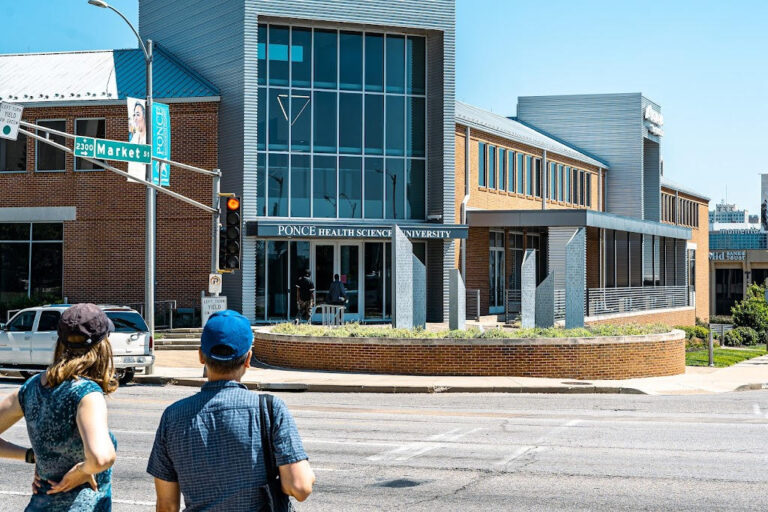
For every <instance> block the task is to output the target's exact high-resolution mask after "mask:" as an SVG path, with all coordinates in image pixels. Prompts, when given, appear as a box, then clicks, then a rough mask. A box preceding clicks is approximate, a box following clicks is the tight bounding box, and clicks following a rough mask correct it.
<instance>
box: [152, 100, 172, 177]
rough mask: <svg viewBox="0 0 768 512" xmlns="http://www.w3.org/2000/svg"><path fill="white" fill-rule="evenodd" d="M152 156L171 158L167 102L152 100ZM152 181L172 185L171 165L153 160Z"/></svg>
mask: <svg viewBox="0 0 768 512" xmlns="http://www.w3.org/2000/svg"><path fill="white" fill-rule="evenodd" d="M152 156H156V157H159V158H164V159H166V160H170V159H171V114H170V110H169V109H168V105H166V104H165V103H157V102H152ZM152 182H153V183H154V184H155V185H158V184H159V185H160V186H162V187H170V186H171V166H170V165H168V164H166V163H163V162H157V161H152Z"/></svg>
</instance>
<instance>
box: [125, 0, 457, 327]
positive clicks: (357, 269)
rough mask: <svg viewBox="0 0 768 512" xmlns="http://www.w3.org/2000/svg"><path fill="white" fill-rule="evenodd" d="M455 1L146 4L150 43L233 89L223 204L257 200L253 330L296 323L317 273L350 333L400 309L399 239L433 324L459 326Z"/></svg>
mask: <svg viewBox="0 0 768 512" xmlns="http://www.w3.org/2000/svg"><path fill="white" fill-rule="evenodd" d="M454 10H455V9H454V2H453V1H452V0H435V1H430V2H423V1H419V0H405V1H399V2H390V1H386V0H372V1H366V2H358V1H327V2H325V1H306V0H305V1H296V0H276V1H275V0H270V1H246V2H243V1H239V2H234V1H231V2H219V3H218V4H217V5H216V6H215V7H214V6H212V5H211V4H209V3H206V2H198V1H192V0H179V1H176V2H166V1H163V0H141V1H140V2H139V26H140V31H141V34H142V36H143V37H145V38H151V39H153V40H156V41H158V42H162V44H163V45H164V46H165V47H167V48H169V50H170V51H172V52H173V53H174V54H176V55H178V56H179V57H180V58H181V59H182V60H184V61H186V62H188V63H191V65H193V66H194V67H195V69H197V70H198V71H200V72H201V73H202V74H203V75H204V76H206V77H207V78H208V79H209V80H211V81H212V82H214V83H216V84H219V87H220V90H221V97H222V99H221V108H220V111H219V142H220V146H219V165H220V167H221V168H222V170H223V171H222V172H223V173H224V175H223V178H222V190H226V191H233V192H237V193H240V194H242V198H243V208H244V221H245V224H246V228H245V229H246V233H247V235H248V236H247V238H246V240H245V241H244V245H243V257H242V268H243V271H242V272H240V273H237V274H235V275H231V276H226V278H225V283H224V286H225V290H224V293H225V295H227V297H228V300H229V304H230V306H231V307H234V308H235V309H242V311H243V313H244V314H245V315H247V316H248V317H249V318H251V319H252V320H253V321H254V322H265V321H279V320H285V319H288V318H293V317H294V316H295V314H296V300H295V297H294V293H295V287H294V285H295V283H296V279H297V278H298V276H299V275H301V273H303V272H304V271H305V269H310V270H311V272H312V273H313V279H314V281H315V284H316V288H317V294H318V297H317V300H318V301H320V302H321V301H322V300H323V293H324V291H325V290H327V289H328V285H329V284H330V282H331V280H332V276H333V274H334V273H338V274H340V275H341V276H342V281H344V282H345V286H346V288H347V290H348V293H349V296H350V302H349V305H348V308H347V312H348V315H347V317H348V318H347V319H348V320H361V321H377V320H378V321H383V320H387V319H388V318H389V317H390V314H391V304H392V287H391V275H392V265H391V261H392V257H391V254H390V252H391V246H390V243H389V240H391V232H392V228H393V226H394V225H395V224H397V225H399V226H400V227H401V228H402V229H403V230H404V231H405V233H406V234H407V235H408V236H409V237H410V238H411V241H412V242H413V247H414V253H415V254H416V255H418V256H419V257H420V258H421V259H422V260H423V261H424V262H425V263H426V266H427V294H428V299H429V300H428V310H427V314H428V319H429V320H431V321H442V320H443V319H444V318H446V315H447V311H448V293H447V284H446V283H447V278H448V272H449V270H450V269H451V268H453V265H454V261H455V254H454V244H453V240H454V239H456V238H462V237H465V236H466V228H465V227H463V226H459V225H457V224H456V223H455V222H454V203H453V198H454V45H455V34H454V32H455V13H454Z"/></svg>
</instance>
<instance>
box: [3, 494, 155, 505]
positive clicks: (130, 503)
mask: <svg viewBox="0 0 768 512" xmlns="http://www.w3.org/2000/svg"><path fill="white" fill-rule="evenodd" d="M0 494H2V495H5V496H32V493H31V492H21V491H0ZM112 503H119V504H121V505H145V506H147V507H154V506H155V502H154V501H137V500H121V499H115V498H112Z"/></svg>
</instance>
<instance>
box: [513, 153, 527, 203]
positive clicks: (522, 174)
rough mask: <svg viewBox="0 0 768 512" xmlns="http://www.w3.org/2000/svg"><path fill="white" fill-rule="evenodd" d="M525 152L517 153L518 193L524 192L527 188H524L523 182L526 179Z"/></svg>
mask: <svg viewBox="0 0 768 512" xmlns="http://www.w3.org/2000/svg"><path fill="white" fill-rule="evenodd" d="M523 156H524V155H523V154H522V153H517V160H516V161H515V175H516V176H517V190H515V192H517V193H518V194H524V193H525V188H523V182H524V181H525V164H524V163H523Z"/></svg>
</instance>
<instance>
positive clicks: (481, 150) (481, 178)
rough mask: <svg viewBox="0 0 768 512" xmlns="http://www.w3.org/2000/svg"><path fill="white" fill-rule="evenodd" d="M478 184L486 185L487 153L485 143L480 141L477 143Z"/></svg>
mask: <svg viewBox="0 0 768 512" xmlns="http://www.w3.org/2000/svg"><path fill="white" fill-rule="evenodd" d="M477 148H478V150H477V184H478V185H479V186H481V187H484V186H486V179H485V172H486V171H485V168H486V164H485V160H486V158H487V153H486V151H485V144H484V143H482V142H479V143H478V145H477Z"/></svg>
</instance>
